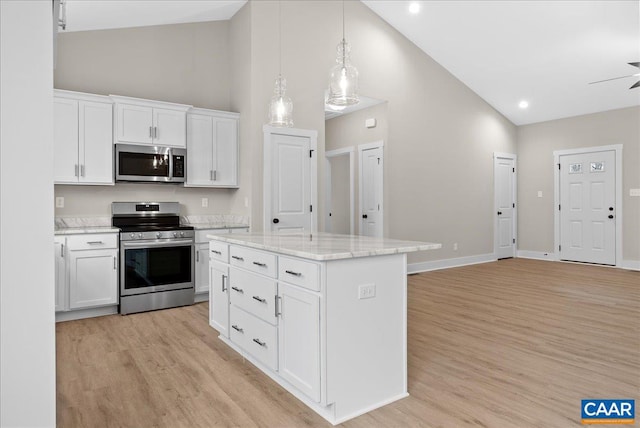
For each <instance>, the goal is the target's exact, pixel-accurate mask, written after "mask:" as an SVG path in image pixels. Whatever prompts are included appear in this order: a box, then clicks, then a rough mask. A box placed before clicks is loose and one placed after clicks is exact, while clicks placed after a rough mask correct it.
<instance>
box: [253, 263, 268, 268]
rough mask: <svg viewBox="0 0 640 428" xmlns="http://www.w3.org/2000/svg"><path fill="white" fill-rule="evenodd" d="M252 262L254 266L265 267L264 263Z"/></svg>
mask: <svg viewBox="0 0 640 428" xmlns="http://www.w3.org/2000/svg"><path fill="white" fill-rule="evenodd" d="M253 264H254V265H256V266H260V267H267V264H266V263H260V262H253Z"/></svg>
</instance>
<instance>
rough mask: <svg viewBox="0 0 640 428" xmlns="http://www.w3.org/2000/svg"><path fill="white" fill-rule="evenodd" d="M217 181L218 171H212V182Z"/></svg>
mask: <svg viewBox="0 0 640 428" xmlns="http://www.w3.org/2000/svg"><path fill="white" fill-rule="evenodd" d="M217 179H218V171H216V170H213V181H216V180H217Z"/></svg>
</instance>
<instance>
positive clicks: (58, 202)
mask: <svg viewBox="0 0 640 428" xmlns="http://www.w3.org/2000/svg"><path fill="white" fill-rule="evenodd" d="M56 208H64V196H56Z"/></svg>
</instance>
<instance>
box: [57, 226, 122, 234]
mask: <svg viewBox="0 0 640 428" xmlns="http://www.w3.org/2000/svg"><path fill="white" fill-rule="evenodd" d="M53 233H54V235H56V236H58V235H79V234H83V233H120V229H118V228H117V227H113V226H84V227H56V228H54V230H53Z"/></svg>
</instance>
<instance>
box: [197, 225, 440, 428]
mask: <svg viewBox="0 0 640 428" xmlns="http://www.w3.org/2000/svg"><path fill="white" fill-rule="evenodd" d="M208 238H210V239H211V242H210V243H209V256H210V275H209V278H210V291H209V310H210V314H209V323H210V325H211V326H212V327H213V328H215V329H216V330H218V332H219V333H220V336H219V337H220V339H221V340H223V341H224V342H225V343H227V344H228V345H229V346H231V347H232V348H233V349H235V350H236V351H238V352H240V353H241V354H242V355H243V356H245V357H246V358H247V359H248V360H250V361H251V362H252V363H253V364H255V365H256V366H257V367H258V368H260V369H261V370H262V371H263V372H264V373H266V374H267V375H268V376H270V377H271V378H272V379H273V380H275V381H276V382H278V383H279V384H280V385H282V386H283V387H284V388H285V389H286V390H288V391H289V392H291V393H292V394H293V395H294V396H296V397H297V398H298V399H300V400H302V401H303V402H304V403H305V404H307V405H308V406H309V407H311V408H312V409H313V410H314V411H316V412H317V413H318V414H320V415H321V416H322V417H324V418H325V419H326V420H328V421H329V422H331V423H332V424H338V423H341V422H344V421H346V420H348V419H351V418H353V417H356V416H358V415H361V414H363V413H366V412H368V411H370V410H373V409H375V408H378V407H381V406H384V405H385V404H388V403H391V402H393V401H396V400H398V399H401V398H404V397H406V396H407V395H408V391H407V259H406V254H407V253H409V252H414V251H425V250H434V249H438V248H440V247H441V245H440V244H435V243H424V242H413V241H398V240H392V239H384V238H371V237H365V236H351V235H337V234H328V233H314V234H312V235H311V234H271V233H246V234H236V235H209V236H208Z"/></svg>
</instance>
